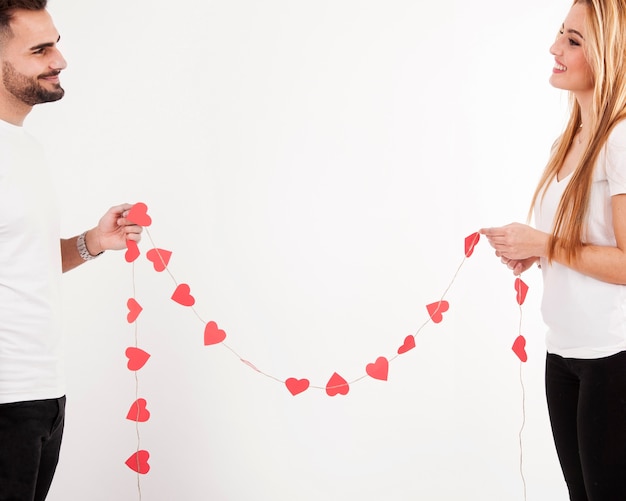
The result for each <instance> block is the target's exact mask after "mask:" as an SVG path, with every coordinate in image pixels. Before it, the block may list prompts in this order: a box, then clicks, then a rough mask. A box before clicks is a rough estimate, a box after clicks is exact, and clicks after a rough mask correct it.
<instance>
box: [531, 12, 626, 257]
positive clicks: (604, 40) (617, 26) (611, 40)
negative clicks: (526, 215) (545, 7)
mask: <svg viewBox="0 0 626 501" xmlns="http://www.w3.org/2000/svg"><path fill="white" fill-rule="evenodd" d="M576 4H583V5H585V6H586V7H587V16H586V26H585V28H586V39H585V44H584V50H585V56H586V59H587V62H588V63H589V66H590V68H591V72H592V75H593V82H594V88H593V98H592V104H591V110H590V120H591V122H590V123H585V128H588V130H589V131H590V140H589V144H588V146H587V148H586V149H585V151H584V153H583V155H582V157H581V159H580V163H579V164H578V166H577V168H576V169H575V171H574V172H573V174H572V178H571V180H570V182H569V184H568V186H567V188H566V189H565V191H564V193H563V196H562V198H561V202H560V204H559V207H558V209H557V213H556V217H555V220H554V227H553V229H552V236H551V238H550V243H549V249H548V259H550V260H551V259H552V258H553V257H554V255H555V252H556V249H557V242H558V247H559V249H562V250H563V251H564V252H565V255H566V257H567V258H568V259H570V260H571V259H575V258H576V256H577V254H578V252H579V251H580V249H581V248H582V247H583V238H584V234H585V231H586V227H585V223H586V216H587V209H588V205H589V193H590V190H591V184H592V180H593V171H594V165H595V163H596V160H597V159H598V155H599V154H600V151H601V150H602V148H603V146H604V145H605V144H606V142H607V139H608V137H609V134H610V133H611V131H612V130H613V127H615V125H616V124H617V123H618V122H620V121H621V120H622V119H624V118H626V0H574V5H576ZM569 100H570V110H571V112H570V117H569V120H568V123H567V125H566V127H565V130H564V132H563V134H562V135H561V137H560V138H559V139H558V140H557V142H556V143H555V146H554V148H553V152H552V155H551V157H550V160H549V161H548V165H547V166H546V169H545V171H544V173H543V175H542V177H541V179H540V181H539V184H538V186H537V189H536V190H535V194H534V195H533V199H532V204H531V210H532V207H534V206H535V203H536V202H537V200H538V199H539V198H540V197H543V195H544V194H545V191H546V189H547V187H548V185H549V184H550V182H551V181H552V180H553V179H554V177H555V176H556V175H557V173H558V171H559V169H560V168H561V166H562V165H563V162H564V161H565V157H566V155H567V153H568V151H569V149H570V147H571V145H572V142H573V141H574V137H575V136H576V133H577V132H578V129H579V127H580V126H581V125H582V116H581V109H580V106H579V104H578V102H577V101H576V99H575V98H574V95H573V94H572V93H570V96H569Z"/></svg>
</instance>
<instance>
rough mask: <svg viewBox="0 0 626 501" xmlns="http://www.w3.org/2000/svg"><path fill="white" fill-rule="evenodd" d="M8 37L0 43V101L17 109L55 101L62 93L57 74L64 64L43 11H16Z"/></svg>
mask: <svg viewBox="0 0 626 501" xmlns="http://www.w3.org/2000/svg"><path fill="white" fill-rule="evenodd" d="M10 27H11V31H12V36H11V35H10V34H9V36H8V37H6V39H5V40H4V41H3V42H2V46H1V48H0V62H1V63H2V82H1V83H0V99H8V100H10V101H13V102H15V104H17V105H18V106H19V105H21V106H23V105H26V106H27V107H32V106H34V105H36V104H40V103H47V102H51V101H58V100H59V99H61V98H62V97H63V94H64V93H65V91H64V90H63V88H62V87H61V84H60V82H59V73H60V72H61V70H63V69H65V67H66V66H67V63H66V62H65V59H63V56H62V55H61V53H60V52H59V50H58V48H57V42H58V41H59V33H58V32H57V30H56V28H55V27H54V24H53V23H52V18H51V17H50V14H48V12H47V11H46V10H38V11H29V10H21V9H20V10H17V11H16V12H15V15H14V17H13V20H12V21H11V25H10Z"/></svg>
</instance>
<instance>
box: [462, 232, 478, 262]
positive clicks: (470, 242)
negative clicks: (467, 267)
mask: <svg viewBox="0 0 626 501" xmlns="http://www.w3.org/2000/svg"><path fill="white" fill-rule="evenodd" d="M479 240H480V233H472V234H471V235H469V236H467V237H465V257H470V256H471V255H472V254H473V253H474V247H476V244H477V243H478V241H479Z"/></svg>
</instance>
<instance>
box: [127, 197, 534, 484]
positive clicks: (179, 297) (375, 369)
mask: <svg viewBox="0 0 626 501" xmlns="http://www.w3.org/2000/svg"><path fill="white" fill-rule="evenodd" d="M127 219H128V220H129V221H131V222H133V223H135V224H138V225H140V226H143V227H147V226H150V225H151V224H152V218H151V217H150V216H149V215H148V207H147V206H146V204H144V203H137V204H135V205H134V206H133V207H132V208H131V210H130V211H129V213H128V215H127ZM146 233H147V235H148V238H149V239H150V240H151V241H152V237H151V236H150V233H149V232H148V231H146ZM479 240H480V234H479V233H478V232H476V233H472V234H471V235H469V236H467V237H466V238H465V241H464V244H465V249H464V250H465V252H464V258H463V261H462V262H461V265H460V266H459V269H458V270H457V274H458V271H459V270H460V268H461V266H462V265H463V264H464V262H465V259H467V258H469V257H471V256H472V254H473V252H474V249H475V247H476V244H477V243H478V241H479ZM152 244H153V245H154V242H152ZM172 254H173V253H172V252H171V251H169V250H166V249H160V248H157V247H156V246H155V247H154V248H153V249H150V250H149V251H148V252H147V253H146V259H147V260H148V261H149V262H150V263H152V266H153V267H154V270H155V271H156V272H162V271H165V270H167V271H168V273H169V268H168V266H169V262H170V258H171V257H172ZM140 255H141V252H140V250H139V247H138V245H137V244H136V243H135V242H134V241H130V240H129V241H128V242H127V251H126V254H125V259H126V261H127V262H128V263H134V262H135V261H136V260H137V259H138V258H139V256H140ZM170 276H171V277H172V279H173V280H174V282H175V283H176V280H175V279H174V277H173V275H172V274H171V273H170ZM455 277H456V274H455ZM453 282H454V279H453ZM514 285H515V291H516V300H517V303H518V304H519V305H520V308H521V305H522V304H523V303H524V300H525V298H526V293H527V292H528V286H527V285H526V284H525V283H524V282H522V280H521V279H520V278H517V279H516V280H515V284H514ZM451 286H452V283H450V286H448V289H446V293H447V291H448V290H449V289H450V287H451ZM444 296H445V293H444ZM171 299H172V300H173V301H175V302H176V303H178V304H180V305H182V306H185V307H188V308H191V309H192V310H193V311H194V312H195V309H194V305H195V302H196V300H195V298H194V296H193V295H192V294H191V288H190V287H189V285H188V284H184V283H183V284H178V283H176V287H175V290H174V292H173V293H172V295H171ZM127 307H128V313H127V317H126V318H127V321H128V323H130V324H132V323H134V324H135V339H136V341H137V323H136V322H137V318H138V317H139V315H140V314H141V313H142V311H143V308H142V307H141V305H140V304H139V302H138V301H137V300H136V298H134V297H132V298H129V299H128V301H127ZM449 309H450V304H449V303H448V301H446V300H445V299H444V298H443V297H442V298H441V299H440V300H439V301H435V302H433V303H430V304H428V305H426V311H427V313H428V317H429V318H428V320H426V321H425V322H424V324H423V325H422V326H421V327H420V328H419V329H418V330H417V332H416V333H415V334H411V335H408V336H406V337H405V338H404V341H403V343H402V344H401V345H400V346H399V347H398V349H397V352H396V353H397V354H396V355H394V356H393V357H391V358H386V357H384V356H379V357H378V358H376V360H375V361H374V362H372V363H368V364H366V366H365V373H366V375H367V376H369V377H370V378H372V379H375V380H379V381H387V380H388V376H389V364H390V362H391V361H393V360H394V359H395V358H396V357H398V356H400V355H403V354H405V353H407V352H408V351H410V350H412V349H414V348H415V346H416V344H415V338H416V336H417V335H418V334H419V333H420V331H421V330H422V328H423V327H424V326H425V325H426V324H427V323H428V322H430V321H432V322H433V323H435V324H438V323H440V322H442V321H443V318H444V313H446V312H448V311H449ZM195 313H196V316H198V318H199V319H200V320H201V321H202V322H203V324H204V340H203V341H204V345H205V346H211V345H217V344H222V345H224V346H225V347H226V348H228V349H229V350H230V351H231V352H232V353H233V354H234V355H235V356H237V357H238V358H239V359H240V361H241V362H243V363H244V364H245V365H247V366H249V367H250V368H252V369H253V370H255V371H256V372H259V373H260V374H263V375H265V376H267V377H269V378H271V379H273V380H275V381H277V382H280V383H282V384H283V385H284V386H285V387H286V389H287V390H288V391H289V393H291V395H293V396H294V397H295V396H296V395H299V394H301V393H304V392H305V391H307V390H309V389H310V388H316V389H323V390H325V391H326V394H327V395H328V396H330V397H334V396H337V395H344V396H345V395H347V394H348V393H349V391H350V385H351V384H352V383H354V382H356V381H359V380H361V379H363V377H361V378H358V379H355V380H353V381H352V382H348V381H347V380H346V379H345V378H344V377H343V376H341V375H340V374H339V373H337V372H334V373H333V375H332V376H331V377H330V379H329V380H328V382H327V383H326V385H325V386H313V385H311V383H310V381H309V380H308V379H306V378H296V377H289V378H287V379H285V380H283V379H281V378H278V377H275V376H273V375H271V374H267V373H265V372H263V371H261V370H259V369H258V368H257V367H256V366H255V365H254V364H252V363H251V362H249V361H247V360H244V359H243V358H241V357H240V356H239V355H238V354H237V352H236V351H235V350H233V349H232V348H231V347H230V346H228V345H226V344H225V340H226V337H227V335H226V332H225V331H224V330H223V329H220V328H219V327H218V324H217V323H216V322H215V321H209V322H205V321H204V320H202V318H201V317H200V315H198V313H197V312H195ZM520 323H521V322H520ZM136 344H137V343H136ZM525 346H526V340H525V339H524V338H523V336H522V335H521V333H520V335H519V336H518V337H517V338H516V340H515V342H514V344H513V352H514V353H515V354H516V355H517V356H518V358H519V359H520V360H521V361H522V362H526V360H527V355H526V351H525ZM126 357H127V358H128V364H127V367H128V369H129V370H130V371H134V372H135V377H136V378H137V371H139V370H140V369H141V368H142V367H143V366H144V365H145V364H146V363H147V361H148V359H149V358H150V354H149V353H147V352H145V351H143V350H142V349H140V348H139V347H138V346H134V347H129V348H127V349H126ZM126 418H127V419H129V420H131V421H134V422H135V423H136V424H137V426H138V424H139V423H145V422H146V421H148V420H149V419H150V412H149V411H148V409H147V402H146V400H145V399H143V398H137V399H136V400H135V401H134V402H133V403H132V404H131V406H130V409H129V411H128V414H127V416H126ZM138 431H139V430H138ZM137 435H138V446H137V451H136V452H135V453H134V454H132V455H131V456H130V457H129V458H128V459H127V460H126V465H127V466H128V467H129V468H130V469H131V470H133V471H135V472H136V473H137V474H146V473H148V471H149V470H150V465H149V463H148V460H149V458H150V454H149V452H148V451H146V450H140V449H139V433H137Z"/></svg>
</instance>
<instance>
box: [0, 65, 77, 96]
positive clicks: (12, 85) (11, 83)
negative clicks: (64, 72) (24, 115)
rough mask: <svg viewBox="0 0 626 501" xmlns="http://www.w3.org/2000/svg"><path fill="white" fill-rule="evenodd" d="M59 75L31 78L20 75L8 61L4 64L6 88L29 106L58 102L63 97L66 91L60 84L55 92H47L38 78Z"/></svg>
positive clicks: (48, 74)
mask: <svg viewBox="0 0 626 501" xmlns="http://www.w3.org/2000/svg"><path fill="white" fill-rule="evenodd" d="M57 73H58V72H49V73H44V74H41V75H39V76H38V77H34V78H29V77H27V76H25V75H22V74H21V73H18V72H17V71H16V69H15V67H14V66H13V65H12V64H11V63H9V62H7V61H5V62H3V63H2V82H3V84H4V86H5V88H6V89H7V90H8V91H9V92H10V93H11V94H13V95H14V96H15V97H16V98H18V99H19V100H20V101H22V102H24V103H26V104H27V105H29V106H35V105H36V104H41V103H50V102H52V101H58V100H59V99H61V98H62V97H63V95H64V94H65V91H64V90H63V88H62V87H61V86H60V85H59V84H56V85H55V88H54V89H53V90H47V89H44V88H43V87H42V86H41V85H40V84H39V82H38V78H41V77H48V76H52V75H55V74H57Z"/></svg>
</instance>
